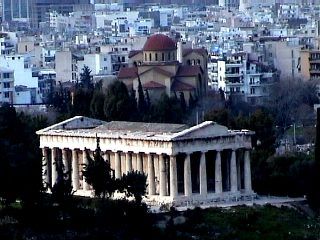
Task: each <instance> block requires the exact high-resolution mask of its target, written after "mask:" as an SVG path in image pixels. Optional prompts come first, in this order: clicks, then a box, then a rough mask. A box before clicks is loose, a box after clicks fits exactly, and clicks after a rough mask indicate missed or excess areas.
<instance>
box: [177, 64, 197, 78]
mask: <svg viewBox="0 0 320 240" xmlns="http://www.w3.org/2000/svg"><path fill="white" fill-rule="evenodd" d="M198 74H202V69H201V67H200V66H198V65H194V66H180V67H179V69H178V71H177V74H176V76H177V77H192V76H197V75H198Z"/></svg>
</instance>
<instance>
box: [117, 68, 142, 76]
mask: <svg viewBox="0 0 320 240" xmlns="http://www.w3.org/2000/svg"><path fill="white" fill-rule="evenodd" d="M137 76H138V69H137V68H136V67H125V68H120V71H119V73H118V78H135V77H137Z"/></svg>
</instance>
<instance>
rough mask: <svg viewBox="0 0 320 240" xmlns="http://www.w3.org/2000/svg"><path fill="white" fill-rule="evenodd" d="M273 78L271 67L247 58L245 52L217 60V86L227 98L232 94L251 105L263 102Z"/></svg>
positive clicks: (274, 76)
mask: <svg viewBox="0 0 320 240" xmlns="http://www.w3.org/2000/svg"><path fill="white" fill-rule="evenodd" d="M275 80H276V75H275V73H274V71H272V69H271V68H269V67H268V66H266V65H264V64H262V63H261V62H258V61H251V60H249V59H248V54H247V53H245V52H239V53H235V54H232V55H231V56H228V57H225V58H223V59H221V60H218V88H219V89H222V90H223V91H224V92H225V96H226V98H227V99H228V98H230V96H233V97H235V98H236V100H240V101H245V102H248V103H250V104H253V105H255V104H263V103H264V102H265V100H266V99H267V98H268V97H269V93H270V87H271V86H272V84H274V82H275Z"/></svg>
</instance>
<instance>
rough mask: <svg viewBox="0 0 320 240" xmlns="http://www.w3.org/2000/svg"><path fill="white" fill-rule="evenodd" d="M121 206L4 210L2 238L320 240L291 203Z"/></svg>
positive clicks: (317, 225)
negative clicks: (162, 209) (162, 208)
mask: <svg viewBox="0 0 320 240" xmlns="http://www.w3.org/2000/svg"><path fill="white" fill-rule="evenodd" d="M114 204H117V205H114ZM120 204H121V207H119V206H118V205H120ZM120 204H119V203H108V204H105V205H103V206H102V208H101V206H100V207H99V208H100V210H97V211H92V209H91V210H88V209H85V208H84V207H83V206H82V207H80V208H79V207H78V208H76V209H75V211H74V212H72V211H71V212H69V213H68V214H67V215H66V217H65V218H64V219H62V218H61V213H59V211H58V212H57V211H56V210H54V209H52V208H44V209H42V211H41V212H34V211H23V210H22V209H21V208H19V207H17V208H11V209H10V210H9V211H8V210H4V209H0V239H1V240H6V239H34V240H38V239H77V240H79V239H94V240H96V239H153V240H157V239H165V240H171V239H181V240H182V239H186V240H187V239H199V240H200V239H201V240H202V239H204V240H206V239H217V240H225V239H234V240H242V239H246V240H251V239H252V240H253V239H263V240H269V239H270V240H281V239H309V240H311V239H314V240H316V239H320V222H319V219H316V218H311V217H308V216H306V215H304V214H303V213H301V212H299V211H296V210H294V209H293V208H288V207H282V208H277V207H273V206H271V205H266V206H254V207H246V206H238V207H232V208H229V209H222V208H210V209H200V208H196V209H194V210H188V211H185V212H177V211H174V210H173V211H170V212H168V213H163V214H148V215H145V213H143V211H141V210H142V209H140V210H137V208H136V207H134V206H132V207H133V208H132V207H130V205H127V204H126V203H120ZM35 217H36V218H37V219H38V220H35Z"/></svg>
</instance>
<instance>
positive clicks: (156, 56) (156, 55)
mask: <svg viewBox="0 0 320 240" xmlns="http://www.w3.org/2000/svg"><path fill="white" fill-rule="evenodd" d="M155 58H156V61H158V53H156V54H155Z"/></svg>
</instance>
